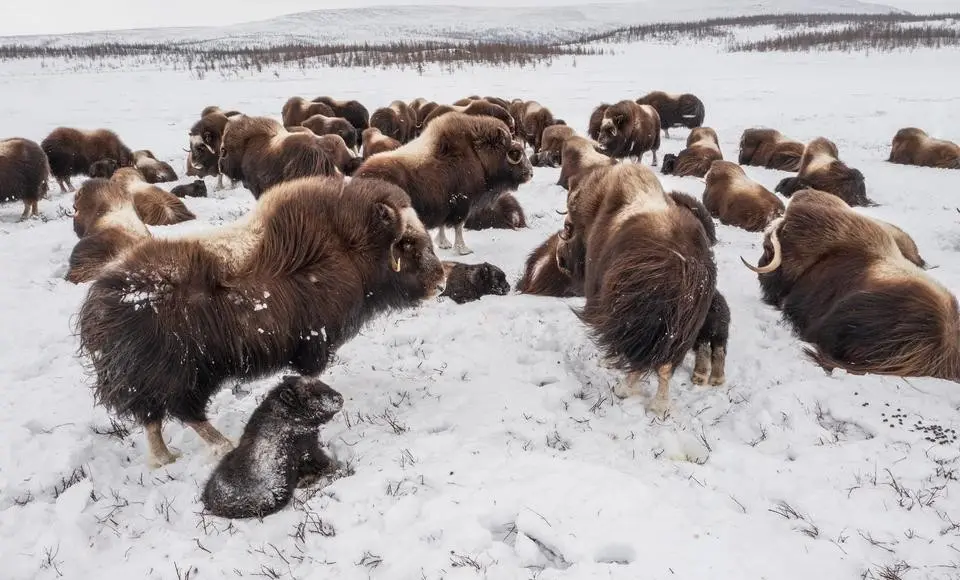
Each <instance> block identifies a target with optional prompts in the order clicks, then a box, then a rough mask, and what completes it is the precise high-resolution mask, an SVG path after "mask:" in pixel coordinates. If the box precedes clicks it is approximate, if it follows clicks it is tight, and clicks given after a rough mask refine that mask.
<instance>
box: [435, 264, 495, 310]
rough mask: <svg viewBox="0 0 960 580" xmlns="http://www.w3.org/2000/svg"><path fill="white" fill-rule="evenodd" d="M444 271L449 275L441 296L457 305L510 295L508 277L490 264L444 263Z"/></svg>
mask: <svg viewBox="0 0 960 580" xmlns="http://www.w3.org/2000/svg"><path fill="white" fill-rule="evenodd" d="M443 270H444V272H446V274H447V287H446V289H445V290H444V291H443V294H441V296H447V297H448V298H450V299H451V300H453V301H454V302H456V303H457V304H466V303H467V302H473V301H475V300H480V298H482V297H484V296H506V295H507V294H509V293H510V283H509V282H507V275H506V274H504V273H503V270H501V269H500V268H498V267H496V266H494V265H493V264H490V263H488V262H484V263H482V264H461V263H459V262H444V263H443Z"/></svg>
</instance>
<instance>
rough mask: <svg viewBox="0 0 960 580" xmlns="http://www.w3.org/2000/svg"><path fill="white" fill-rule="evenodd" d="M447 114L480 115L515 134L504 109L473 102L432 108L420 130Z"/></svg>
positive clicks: (477, 101) (513, 124)
mask: <svg viewBox="0 0 960 580" xmlns="http://www.w3.org/2000/svg"><path fill="white" fill-rule="evenodd" d="M447 113H463V114H464V115H480V116H486V117H493V118H495V119H500V120H501V121H503V122H504V124H506V125H507V128H508V129H510V133H511V134H516V132H517V126H516V123H515V121H514V119H513V115H511V114H510V113H509V112H508V111H507V110H506V109H504V108H503V107H501V106H499V105H495V104H493V103H490V102H488V101H483V100H475V101H470V102H469V103H467V104H466V105H439V106H437V107H434V108H433V109H432V110H431V111H430V113H428V114H427V116H426V117H424V118H423V123H422V127H421V130H422V129H423V128H424V127H426V126H428V125H429V124H430V123H432V122H433V120H434V119H436V118H438V117H440V116H442V115H446V114H447Z"/></svg>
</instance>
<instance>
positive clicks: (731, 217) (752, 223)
mask: <svg viewBox="0 0 960 580" xmlns="http://www.w3.org/2000/svg"><path fill="white" fill-rule="evenodd" d="M706 177H707V179H706V181H707V185H706V187H705V188H704V190H703V205H704V206H705V207H706V208H707V211H709V212H710V215H712V216H713V217H715V218H717V219H719V220H720V223H722V224H725V225H728V226H734V227H737V228H743V229H745V230H747V231H748V232H760V231H763V230H764V228H766V227H767V225H768V224H769V223H770V222H771V221H773V220H774V219H776V218H778V217H780V216H782V215H783V210H784V208H783V202H782V201H780V198H779V197H777V196H776V195H774V194H773V193H771V192H770V190H768V189H767V188H766V187H764V186H762V185H760V184H759V183H757V182H756V181H753V180H752V179H750V178H749V177H747V174H746V173H744V172H743V169H741V168H740V166H739V165H737V164H736V163H731V162H729V161H714V162H713V165H711V166H710V171H708V172H707V176H706Z"/></svg>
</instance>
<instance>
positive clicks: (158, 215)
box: [110, 167, 197, 226]
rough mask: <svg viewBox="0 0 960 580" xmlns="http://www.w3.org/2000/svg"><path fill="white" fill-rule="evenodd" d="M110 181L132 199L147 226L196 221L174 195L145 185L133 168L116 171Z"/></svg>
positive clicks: (144, 180) (147, 184)
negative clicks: (116, 184)
mask: <svg viewBox="0 0 960 580" xmlns="http://www.w3.org/2000/svg"><path fill="white" fill-rule="evenodd" d="M110 180H111V181H113V182H115V183H118V184H119V185H120V187H122V188H123V189H124V191H126V192H127V195H129V196H130V198H131V199H133V206H134V208H135V209H136V211H137V215H138V216H139V217H140V220H141V221H143V223H145V224H147V225H148V226H169V225H173V224H179V223H181V222H185V221H190V220H192V219H196V217H197V216H195V215H193V212H191V211H190V210H189V209H187V206H185V205H183V201H181V200H180V198H179V197H177V196H176V195H174V194H172V193H170V192H168V191H164V190H163V189H160V188H159V187H157V186H156V185H151V184H149V183H147V180H146V179H144V177H143V174H141V173H140V171H139V170H137V169H136V168H134V167H124V168H122V169H118V170H117V172H116V173H114V174H113V177H111V178H110Z"/></svg>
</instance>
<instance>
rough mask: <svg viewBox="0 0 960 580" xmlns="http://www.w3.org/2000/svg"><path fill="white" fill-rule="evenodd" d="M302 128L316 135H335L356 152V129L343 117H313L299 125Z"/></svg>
mask: <svg viewBox="0 0 960 580" xmlns="http://www.w3.org/2000/svg"><path fill="white" fill-rule="evenodd" d="M301 125H302V126H304V127H306V128H307V129H310V130H311V131H313V132H314V134H316V135H337V136H338V137H340V138H341V139H343V142H344V143H346V145H347V147H348V148H350V149H352V150H354V151H357V149H358V145H359V144H358V143H357V138H358V135H357V129H356V128H355V127H354V126H353V125H351V124H350V121H348V120H346V119H344V118H343V117H327V116H325V115H314V116H312V117H310V118H309V119H307V120H306V121H304V122H303V123H301Z"/></svg>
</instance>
